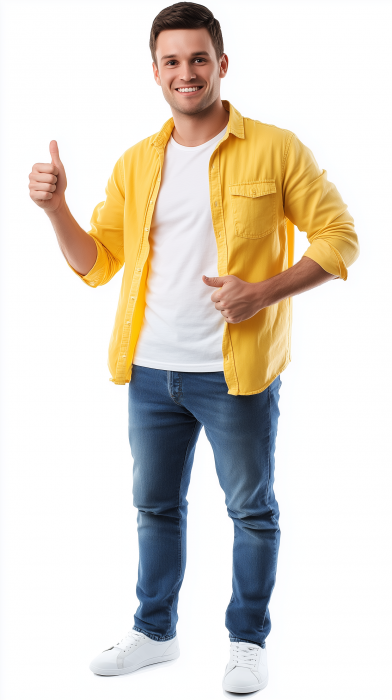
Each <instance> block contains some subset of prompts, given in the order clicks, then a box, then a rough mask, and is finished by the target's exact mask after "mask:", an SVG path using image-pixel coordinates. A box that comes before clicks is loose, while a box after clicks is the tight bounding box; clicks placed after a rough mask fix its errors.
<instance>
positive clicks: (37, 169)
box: [29, 141, 67, 214]
mask: <svg viewBox="0 0 392 700" xmlns="http://www.w3.org/2000/svg"><path fill="white" fill-rule="evenodd" d="M49 152H50V155H51V157H52V162H51V163H35V165H33V169H32V171H31V173H30V175H29V179H30V183H29V189H30V197H31V199H32V200H33V202H35V204H37V205H38V206H39V207H41V209H44V210H45V211H46V212H47V213H48V214H50V213H52V212H54V211H57V210H58V209H60V207H61V206H63V204H64V202H65V196H64V193H65V190H66V188H67V176H66V174H65V169H64V165H63V164H62V162H61V160H60V155H59V147H58V145H57V141H51V142H50V144H49Z"/></svg>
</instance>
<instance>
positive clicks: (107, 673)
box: [90, 651, 180, 676]
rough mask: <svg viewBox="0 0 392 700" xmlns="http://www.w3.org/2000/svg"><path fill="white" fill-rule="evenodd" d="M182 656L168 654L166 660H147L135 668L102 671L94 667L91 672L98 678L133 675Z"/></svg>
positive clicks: (178, 653)
mask: <svg viewBox="0 0 392 700" xmlns="http://www.w3.org/2000/svg"><path fill="white" fill-rule="evenodd" d="M179 656H180V652H179V651H175V652H173V654H168V655H167V656H165V657H164V658H163V657H161V658H160V659H157V658H155V659H146V660H145V661H141V662H140V663H139V664H136V665H135V666H127V668H117V669H116V668H109V669H107V670H106V669H102V668H97V667H94V666H90V671H92V672H93V673H96V674H97V675H98V676H121V675H123V674H124V673H132V672H133V671H137V670H138V669H139V668H143V667H144V666H151V665H152V664H159V663H163V662H164V661H173V660H174V659H178V657H179Z"/></svg>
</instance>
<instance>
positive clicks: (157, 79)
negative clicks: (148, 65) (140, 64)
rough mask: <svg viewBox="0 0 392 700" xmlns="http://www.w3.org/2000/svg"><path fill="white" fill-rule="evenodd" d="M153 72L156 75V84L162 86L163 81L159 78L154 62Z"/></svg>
mask: <svg viewBox="0 0 392 700" xmlns="http://www.w3.org/2000/svg"><path fill="white" fill-rule="evenodd" d="M152 70H153V73H154V80H155V82H156V84H157V85H160V84H161V79H160V77H159V72H158V68H157V67H156V65H155V63H154V61H153V62H152Z"/></svg>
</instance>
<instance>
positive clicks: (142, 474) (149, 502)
mask: <svg viewBox="0 0 392 700" xmlns="http://www.w3.org/2000/svg"><path fill="white" fill-rule="evenodd" d="M128 407H129V414H128V415H129V442H130V446H131V452H132V456H133V459H134V463H133V505H134V506H135V507H136V508H137V509H138V514H137V527H138V539H139V567H138V581H137V586H136V594H137V597H138V600H139V602H140V605H139V607H138V608H137V611H136V614H135V616H134V620H135V625H134V628H133V629H136V630H138V631H140V632H144V633H145V634H146V635H147V636H149V637H151V638H152V639H155V640H157V641H163V640H166V639H171V638H172V637H174V636H175V635H176V624H177V620H178V614H177V604H178V596H179V591H180V588H181V584H182V581H183V578H184V573H185V566H186V525H187V512H188V501H187V499H186V494H187V492H188V487H189V482H190V475H191V469H192V464H193V458H194V452H195V446H196V442H197V438H198V436H199V433H200V430H201V427H202V426H201V424H200V423H199V421H198V420H196V418H195V417H194V416H193V415H192V414H191V413H190V412H189V411H188V410H187V409H186V408H185V407H184V406H182V405H181V386H180V383H179V382H178V373H176V372H170V371H166V370H159V369H152V368H148V367H142V366H140V365H134V366H133V369H132V377H131V381H130V383H129V406H128Z"/></svg>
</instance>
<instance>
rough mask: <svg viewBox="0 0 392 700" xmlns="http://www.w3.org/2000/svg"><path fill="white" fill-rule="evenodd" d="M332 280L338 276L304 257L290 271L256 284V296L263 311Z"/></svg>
mask: <svg viewBox="0 0 392 700" xmlns="http://www.w3.org/2000/svg"><path fill="white" fill-rule="evenodd" d="M331 279H338V276H337V275H331V274H330V273H329V272H326V270H324V268H322V267H321V265H319V264H318V263H316V262H315V261H314V260H312V259H311V258H308V257H306V256H304V257H303V258H301V260H299V261H298V262H297V263H296V264H295V265H293V266H292V267H290V268H289V269H288V270H285V271H284V272H280V273H279V275H275V276H274V277H270V278H269V279H266V280H263V281H262V282H255V283H254V288H255V289H254V294H255V297H256V298H257V299H258V300H260V304H261V305H260V309H262V308H265V307H266V306H272V304H277V303H278V301H282V299H286V298H287V297H293V296H295V295H296V294H301V292H307V291H308V290H309V289H313V288H314V287H318V286H319V285H320V284H323V283H324V282H328V280H331Z"/></svg>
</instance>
